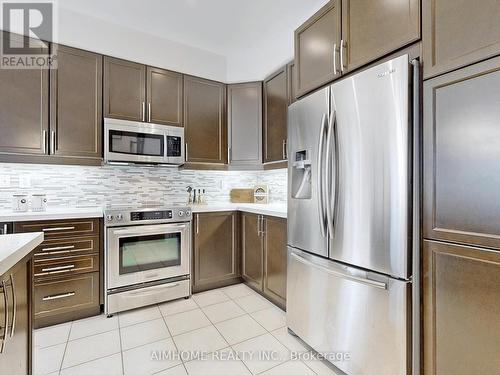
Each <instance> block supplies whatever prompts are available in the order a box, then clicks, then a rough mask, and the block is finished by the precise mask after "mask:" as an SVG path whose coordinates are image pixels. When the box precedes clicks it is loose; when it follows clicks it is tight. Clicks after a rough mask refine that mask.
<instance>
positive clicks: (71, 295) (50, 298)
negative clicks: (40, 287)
mask: <svg viewBox="0 0 500 375" xmlns="http://www.w3.org/2000/svg"><path fill="white" fill-rule="evenodd" d="M75 294H76V293H75V292H68V293H62V294H55V295H53V296H47V297H43V298H42V300H43V301H52V300H55V299H61V298H68V297H73V296H74V295H75Z"/></svg>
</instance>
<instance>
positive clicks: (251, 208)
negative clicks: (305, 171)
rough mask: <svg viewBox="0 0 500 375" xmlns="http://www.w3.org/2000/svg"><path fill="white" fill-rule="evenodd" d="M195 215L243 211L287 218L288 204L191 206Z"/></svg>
mask: <svg viewBox="0 0 500 375" xmlns="http://www.w3.org/2000/svg"><path fill="white" fill-rule="evenodd" d="M190 207H191V210H192V211H193V212H194V213H198V212H217V211H243V212H250V213H254V214H261V215H269V216H276V217H281V218H284V219H286V218H287V205H286V203H268V204H261V203H213V204H206V205H192V206H190Z"/></svg>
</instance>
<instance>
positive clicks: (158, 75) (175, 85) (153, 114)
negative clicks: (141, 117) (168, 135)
mask: <svg viewBox="0 0 500 375" xmlns="http://www.w3.org/2000/svg"><path fill="white" fill-rule="evenodd" d="M146 82H147V88H146V93H147V101H148V108H147V111H148V116H147V117H148V121H149V122H152V123H155V124H165V125H173V126H183V123H182V95H183V94H182V90H183V84H182V74H181V73H177V72H172V71H169V70H165V69H159V68H153V67H150V66H148V67H147V79H146Z"/></svg>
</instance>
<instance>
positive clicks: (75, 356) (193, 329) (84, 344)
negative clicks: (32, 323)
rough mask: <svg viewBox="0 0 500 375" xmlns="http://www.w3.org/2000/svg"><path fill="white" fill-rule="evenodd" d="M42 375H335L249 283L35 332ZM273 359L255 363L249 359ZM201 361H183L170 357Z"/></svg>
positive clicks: (36, 356) (36, 357)
mask: <svg viewBox="0 0 500 375" xmlns="http://www.w3.org/2000/svg"><path fill="white" fill-rule="evenodd" d="M34 341H35V342H34V345H35V348H34V368H35V375H80V374H81V375H101V374H102V375H151V374H158V375H187V374H189V375H221V374H222V375H224V374H229V375H240V374H241V375H250V374H265V375H281V374H283V375H285V374H286V375H315V374H316V375H335V374H336V373H335V372H334V370H333V369H332V368H331V367H330V366H329V365H327V364H326V363H325V362H323V361H318V360H309V361H298V360H295V359H291V357H290V355H291V351H296V352H307V351H308V349H306V347H305V346H304V345H303V343H302V342H301V341H300V340H298V339H297V338H295V337H294V336H292V335H290V334H289V333H288V331H287V329H286V327H285V313H284V312H283V311H282V310H280V309H279V308H277V307H276V306H274V305H273V304H272V303H270V302H269V301H267V300H266V299H264V298H262V297H261V296H259V295H258V294H257V293H255V292H254V291H253V290H251V289H250V288H248V287H247V286H245V285H243V284H238V285H233V286H230V287H226V288H221V289H216V290H212V291H208V292H204V293H199V294H195V295H193V297H192V298H191V299H188V300H185V299H181V300H177V301H173V302H168V303H164V304H161V305H158V306H151V307H146V308H142V309H138V310H134V311H130V312H124V313H121V314H118V315H116V316H115V317H113V318H110V319H108V318H106V317H105V316H104V315H101V316H98V317H93V318H89V319H83V320H78V321H74V322H72V323H67V324H61V325H58V326H54V327H48V328H43V329H39V330H36V331H35V336H34ZM262 351H264V352H266V353H267V352H270V351H272V353H274V357H273V358H260V359H259V358H256V356H254V357H253V358H251V357H250V356H249V355H245V353H248V352H253V353H259V352H262ZM197 352H202V353H205V354H206V353H213V354H212V355H207V357H208V358H203V359H200V358H198V357H197V356H196V354H194V355H191V356H186V357H182V358H180V357H179V356H178V355H177V356H171V357H165V356H163V357H162V358H160V359H159V360H158V358H157V357H158V356H159V355H160V354H165V353H167V354H168V353H177V354H178V353H182V355H183V356H184V355H186V354H188V353H197Z"/></svg>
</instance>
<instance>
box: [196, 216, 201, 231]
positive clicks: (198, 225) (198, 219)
mask: <svg viewBox="0 0 500 375" xmlns="http://www.w3.org/2000/svg"><path fill="white" fill-rule="evenodd" d="M199 233H200V215H196V234H199Z"/></svg>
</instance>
